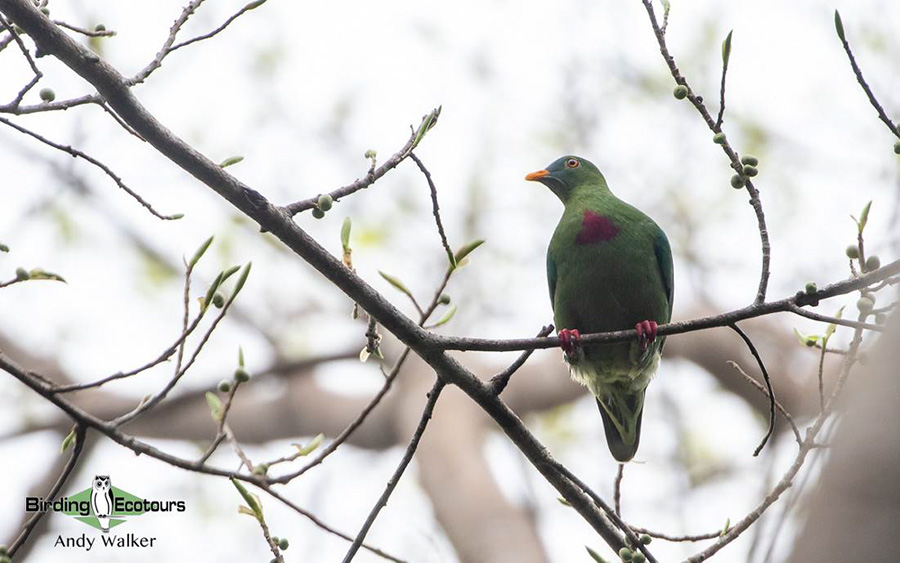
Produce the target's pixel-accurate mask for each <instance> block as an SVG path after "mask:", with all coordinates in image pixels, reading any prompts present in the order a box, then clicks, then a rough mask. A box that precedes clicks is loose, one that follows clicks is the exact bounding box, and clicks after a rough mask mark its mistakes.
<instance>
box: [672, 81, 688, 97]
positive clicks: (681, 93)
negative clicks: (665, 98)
mask: <svg viewBox="0 0 900 563" xmlns="http://www.w3.org/2000/svg"><path fill="white" fill-rule="evenodd" d="M672 95H673V96H675V99H676V100H683V99H685V98H687V95H688V89H687V86H684V85H683V84H679V85H678V86H676V87H675V90H673V91H672Z"/></svg>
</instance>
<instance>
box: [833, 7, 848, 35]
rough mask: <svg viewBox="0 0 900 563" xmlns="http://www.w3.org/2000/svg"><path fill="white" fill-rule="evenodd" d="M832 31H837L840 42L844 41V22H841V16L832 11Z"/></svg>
mask: <svg viewBox="0 0 900 563" xmlns="http://www.w3.org/2000/svg"><path fill="white" fill-rule="evenodd" d="M834 29H836V30H837V34H838V37H839V38H840V39H841V41H846V39H844V22H842V21H841V14H840V12H838V11H837V10H835V11H834Z"/></svg>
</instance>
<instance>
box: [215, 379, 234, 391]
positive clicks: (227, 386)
mask: <svg viewBox="0 0 900 563" xmlns="http://www.w3.org/2000/svg"><path fill="white" fill-rule="evenodd" d="M218 389H219V391H220V392H221V393H228V392H229V391H231V382H230V381H227V380H225V379H223V380H222V381H220V382H219V386H218Z"/></svg>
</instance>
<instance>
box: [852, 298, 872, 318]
mask: <svg viewBox="0 0 900 563" xmlns="http://www.w3.org/2000/svg"><path fill="white" fill-rule="evenodd" d="M874 307H875V302H874V301H872V300H871V299H870V298H868V297H860V298H859V299H857V300H856V308H857V309H859V312H860V313H862V314H864V315H867V314H869V312H870V311H871V310H872V309H873V308H874Z"/></svg>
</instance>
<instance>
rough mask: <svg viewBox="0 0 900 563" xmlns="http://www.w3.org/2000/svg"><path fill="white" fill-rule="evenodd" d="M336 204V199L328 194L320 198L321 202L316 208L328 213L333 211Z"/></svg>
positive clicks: (317, 203)
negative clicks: (330, 210) (332, 208)
mask: <svg viewBox="0 0 900 563" xmlns="http://www.w3.org/2000/svg"><path fill="white" fill-rule="evenodd" d="M333 203H334V199H333V198H332V197H331V196H330V195H328V194H322V195H320V196H319V201H318V202H316V206H317V207H318V208H319V209H321V210H322V211H328V210H329V209H331V204H333Z"/></svg>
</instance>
